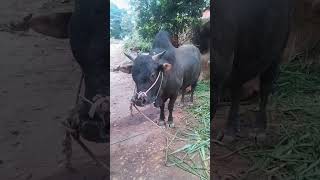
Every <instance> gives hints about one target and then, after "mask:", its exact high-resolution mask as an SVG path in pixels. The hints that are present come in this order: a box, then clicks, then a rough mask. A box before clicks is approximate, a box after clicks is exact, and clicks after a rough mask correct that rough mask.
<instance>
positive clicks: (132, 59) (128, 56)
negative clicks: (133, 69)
mask: <svg viewBox="0 0 320 180" xmlns="http://www.w3.org/2000/svg"><path fill="white" fill-rule="evenodd" d="M123 54H124V55H126V56H127V58H129V59H130V60H131V61H134V58H133V57H132V56H130V55H129V54H127V53H125V52H124V53H123Z"/></svg>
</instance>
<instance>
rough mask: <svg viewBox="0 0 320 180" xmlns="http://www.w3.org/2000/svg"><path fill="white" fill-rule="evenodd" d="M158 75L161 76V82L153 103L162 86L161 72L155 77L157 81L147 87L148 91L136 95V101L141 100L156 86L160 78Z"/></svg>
mask: <svg viewBox="0 0 320 180" xmlns="http://www.w3.org/2000/svg"><path fill="white" fill-rule="evenodd" d="M160 75H161V81H160V86H159V89H158V91H157V95H156V98H155V99H154V101H155V100H156V99H157V98H158V95H159V92H160V89H161V86H162V81H163V72H162V71H160V72H159V74H158V76H157V79H156V80H155V81H154V83H153V84H152V85H151V86H150V87H149V89H147V90H146V91H140V92H138V93H137V97H138V99H140V98H142V97H147V93H148V92H149V91H150V90H151V89H152V88H153V87H154V86H155V85H156V84H157V82H158V80H159V78H160Z"/></svg>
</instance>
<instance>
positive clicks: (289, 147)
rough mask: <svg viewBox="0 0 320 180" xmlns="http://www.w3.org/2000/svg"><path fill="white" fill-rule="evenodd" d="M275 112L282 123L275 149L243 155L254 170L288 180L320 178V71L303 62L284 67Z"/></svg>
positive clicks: (273, 103)
mask: <svg viewBox="0 0 320 180" xmlns="http://www.w3.org/2000/svg"><path fill="white" fill-rule="evenodd" d="M278 85H279V90H278V92H277V93H276V94H275V95H274V96H273V98H272V101H271V105H270V107H271V109H272V110H273V112H275V113H276V114H277V115H276V118H277V121H278V123H279V124H280V135H279V137H280V138H279V141H278V142H276V144H274V145H273V146H270V145H269V146H252V147H251V148H250V149H248V150H246V151H242V154H243V155H245V156H247V157H248V158H250V159H251V160H252V161H253V162H255V163H254V164H253V166H252V168H251V170H252V171H255V172H257V171H259V172H260V173H261V172H262V173H263V174H264V175H266V176H269V177H277V179H285V180H312V179H314V180H316V179H320V69H319V68H318V67H315V68H314V69H310V68H309V69H306V68H303V65H302V64H300V63H299V61H294V62H291V63H290V64H288V65H286V66H283V67H282V68H281V75H280V77H279V80H278Z"/></svg>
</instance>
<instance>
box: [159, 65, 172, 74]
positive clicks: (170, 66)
mask: <svg viewBox="0 0 320 180" xmlns="http://www.w3.org/2000/svg"><path fill="white" fill-rule="evenodd" d="M171 68H172V65H171V64H169V63H163V64H162V65H161V69H162V70H163V71H164V72H169V71H170V70H171Z"/></svg>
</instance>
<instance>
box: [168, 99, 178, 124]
mask: <svg viewBox="0 0 320 180" xmlns="http://www.w3.org/2000/svg"><path fill="white" fill-rule="evenodd" d="M176 99H177V95H175V96H173V97H171V98H170V101H169V104H168V110H169V117H168V126H169V127H171V128H173V127H174V123H173V116H172V112H173V107H174V103H175V102H176Z"/></svg>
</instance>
